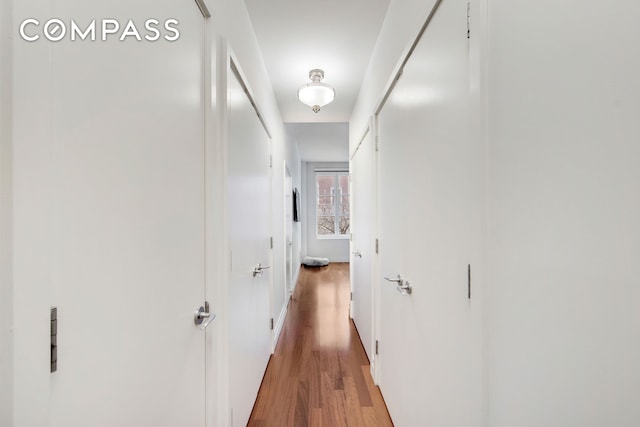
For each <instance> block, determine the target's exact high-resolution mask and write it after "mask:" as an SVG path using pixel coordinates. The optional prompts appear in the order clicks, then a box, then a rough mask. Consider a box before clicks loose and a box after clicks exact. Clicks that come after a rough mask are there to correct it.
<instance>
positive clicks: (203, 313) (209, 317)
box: [193, 302, 216, 331]
mask: <svg viewBox="0 0 640 427" xmlns="http://www.w3.org/2000/svg"><path fill="white" fill-rule="evenodd" d="M205 306H206V307H207V308H206V309H205V308H204V307H202V306H200V308H199V309H198V311H196V313H195V315H194V316H193V323H195V324H196V326H198V325H199V326H200V329H201V330H203V331H204V330H205V329H206V328H207V326H209V325H210V324H211V322H213V321H214V320H215V318H216V315H215V313H210V312H209V303H208V302H207V303H205ZM205 319H206V321H205Z"/></svg>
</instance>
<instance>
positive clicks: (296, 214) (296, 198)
mask: <svg viewBox="0 0 640 427" xmlns="http://www.w3.org/2000/svg"><path fill="white" fill-rule="evenodd" d="M293 221H294V222H300V193H298V189H297V188H294V189H293Z"/></svg>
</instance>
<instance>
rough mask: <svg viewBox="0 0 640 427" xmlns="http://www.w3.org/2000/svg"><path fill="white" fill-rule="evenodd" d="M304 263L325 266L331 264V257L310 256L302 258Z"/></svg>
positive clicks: (310, 265) (309, 265)
mask: <svg viewBox="0 0 640 427" xmlns="http://www.w3.org/2000/svg"><path fill="white" fill-rule="evenodd" d="M302 264H303V265H304V266H306V267H324V266H327V265H329V258H318V257H312V256H308V257H305V258H304V259H303V260H302Z"/></svg>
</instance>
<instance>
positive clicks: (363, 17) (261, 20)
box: [245, 0, 389, 122]
mask: <svg viewBox="0 0 640 427" xmlns="http://www.w3.org/2000/svg"><path fill="white" fill-rule="evenodd" d="M245 4H246V6H247V9H248V11H249V15H250V16H251V20H252V22H253V27H254V29H255V32H256V36H257V38H258V44H259V45H260V49H261V50H262V55H263V58H264V61H265V64H266V67H267V71H268V73H269V77H270V79H271V82H272V85H273V90H274V92H275V95H276V99H277V101H278V105H279V107H280V111H281V113H282V117H283V120H284V121H285V122H348V121H349V118H350V117H351V112H352V110H353V106H354V104H355V101H356V98H357V96H358V92H359V90H360V84H361V82H362V79H363V77H364V73H365V71H366V68H367V65H368V63H369V58H370V56H371V52H372V51H373V47H374V45H375V42H376V39H377V37H378V33H379V31H380V27H381V26H382V21H383V19H384V16H385V14H386V11H387V7H388V5H389V0H313V1H312V0H245ZM313 68H320V69H322V70H324V74H325V78H324V80H323V82H324V83H327V84H329V85H331V86H333V87H334V88H335V90H336V99H335V101H334V102H333V103H331V104H329V105H327V106H325V107H323V108H322V110H321V111H320V112H319V113H317V114H316V113H314V112H313V111H311V108H310V107H308V106H306V105H304V104H302V103H301V102H300V101H298V99H297V97H296V93H297V90H298V88H299V87H300V86H301V85H303V84H305V83H308V82H309V81H310V80H309V70H311V69H313Z"/></svg>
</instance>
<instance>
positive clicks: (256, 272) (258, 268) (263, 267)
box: [253, 264, 271, 277]
mask: <svg viewBox="0 0 640 427" xmlns="http://www.w3.org/2000/svg"><path fill="white" fill-rule="evenodd" d="M267 268H271V267H269V266H267V265H262V264H258V265H257V266H255V267H254V268H253V277H256V276H259V277H262V270H266V269H267Z"/></svg>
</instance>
